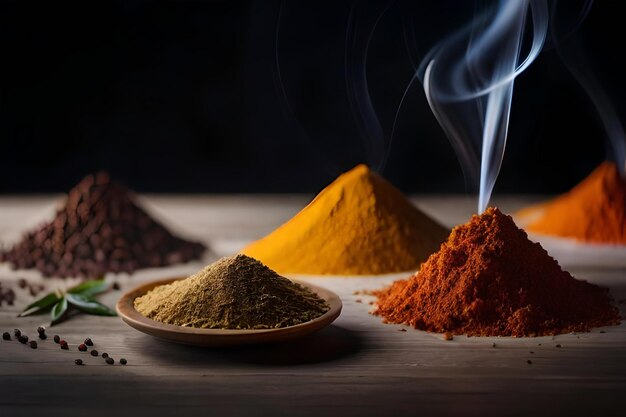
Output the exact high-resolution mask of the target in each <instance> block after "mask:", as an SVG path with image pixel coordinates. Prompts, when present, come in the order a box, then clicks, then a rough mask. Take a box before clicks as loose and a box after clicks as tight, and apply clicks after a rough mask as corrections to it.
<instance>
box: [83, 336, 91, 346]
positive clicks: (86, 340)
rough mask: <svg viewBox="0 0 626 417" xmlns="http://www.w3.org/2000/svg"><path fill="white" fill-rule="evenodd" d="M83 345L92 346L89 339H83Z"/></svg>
mask: <svg viewBox="0 0 626 417" xmlns="http://www.w3.org/2000/svg"><path fill="white" fill-rule="evenodd" d="M83 343H84V344H86V345H87V346H93V341H92V340H91V339H90V338H89V337H88V338H87V339H85V341H84V342H83Z"/></svg>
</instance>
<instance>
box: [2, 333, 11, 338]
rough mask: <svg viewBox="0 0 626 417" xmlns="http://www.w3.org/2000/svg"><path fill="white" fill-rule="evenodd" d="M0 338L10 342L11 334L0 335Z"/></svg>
mask: <svg viewBox="0 0 626 417" xmlns="http://www.w3.org/2000/svg"><path fill="white" fill-rule="evenodd" d="M2 338H3V339H4V340H11V333H9V332H4V333H2Z"/></svg>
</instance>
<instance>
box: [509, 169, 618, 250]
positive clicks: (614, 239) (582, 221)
mask: <svg viewBox="0 0 626 417" xmlns="http://www.w3.org/2000/svg"><path fill="white" fill-rule="evenodd" d="M518 215H519V216H520V218H521V219H522V220H523V219H524V218H529V219H530V222H529V224H528V226H527V227H526V228H527V230H528V231H529V232H535V233H539V234H544V235H553V236H561V237H568V238H573V239H577V240H580V241H585V242H593V243H612V244H622V245H626V179H624V178H623V177H622V176H621V175H620V173H619V171H618V169H617V166H616V165H615V164H613V163H611V162H604V163H602V164H600V166H598V167H597V168H596V169H595V170H594V171H593V172H592V173H591V174H590V175H589V176H588V177H587V178H585V179H584V180H583V181H582V182H581V183H580V184H578V185H577V186H576V187H574V188H572V189H571V190H570V191H569V192H567V193H565V194H563V195H561V196H559V197H557V198H555V199H554V200H553V201H549V202H548V203H544V204H541V205H539V206H533V207H529V208H527V209H524V210H522V211H520V213H519V214H518Z"/></svg>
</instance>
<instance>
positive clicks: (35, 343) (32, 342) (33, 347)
mask: <svg viewBox="0 0 626 417" xmlns="http://www.w3.org/2000/svg"><path fill="white" fill-rule="evenodd" d="M29 345H30V347H31V349H37V342H36V341H34V340H31V341H30V343H29Z"/></svg>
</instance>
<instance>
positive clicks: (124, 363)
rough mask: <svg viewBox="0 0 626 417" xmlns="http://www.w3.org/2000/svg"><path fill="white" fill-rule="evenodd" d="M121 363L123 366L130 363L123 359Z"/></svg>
mask: <svg viewBox="0 0 626 417" xmlns="http://www.w3.org/2000/svg"><path fill="white" fill-rule="evenodd" d="M120 363H121V364H122V365H126V364H127V363H128V361H127V360H126V359H124V358H122V359H120Z"/></svg>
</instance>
